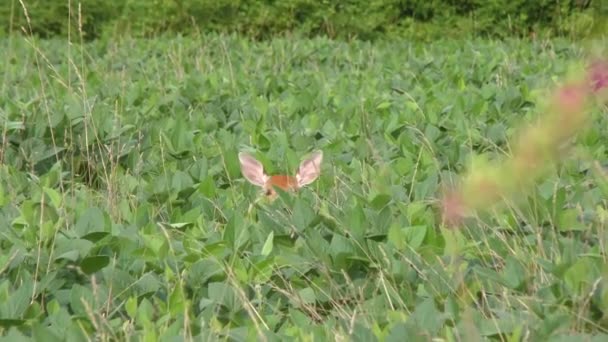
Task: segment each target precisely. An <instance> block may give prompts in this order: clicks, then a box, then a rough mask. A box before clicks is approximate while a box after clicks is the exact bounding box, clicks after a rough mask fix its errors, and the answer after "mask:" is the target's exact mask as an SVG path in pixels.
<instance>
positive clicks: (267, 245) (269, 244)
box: [260, 231, 274, 256]
mask: <svg viewBox="0 0 608 342" xmlns="http://www.w3.org/2000/svg"><path fill="white" fill-rule="evenodd" d="M273 241H274V232H273V231H271V232H270V234H268V237H267V238H266V242H264V246H262V252H261V253H260V254H261V255H263V256H268V255H269V254H270V253H271V252H272V248H273V246H274V245H273Z"/></svg>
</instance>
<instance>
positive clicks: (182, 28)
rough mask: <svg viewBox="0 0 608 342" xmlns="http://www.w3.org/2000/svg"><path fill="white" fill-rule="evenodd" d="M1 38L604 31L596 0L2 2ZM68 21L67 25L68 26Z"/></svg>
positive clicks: (606, 8)
mask: <svg viewBox="0 0 608 342" xmlns="http://www.w3.org/2000/svg"><path fill="white" fill-rule="evenodd" d="M2 3H3V4H2V5H0V27H1V31H2V32H4V33H5V34H6V33H8V32H14V31H21V30H22V27H27V25H26V16H24V12H23V5H25V7H26V8H27V11H28V12H29V17H30V20H31V22H30V25H31V30H32V33H34V34H35V35H38V36H41V37H51V36H56V35H64V36H65V35H67V34H68V32H70V28H71V32H72V33H74V32H82V33H83V36H84V38H85V39H94V38H99V37H101V36H103V35H109V36H114V35H115V34H116V33H117V32H121V33H124V32H128V33H129V34H130V35H133V36H150V35H156V34H159V33H166V32H174V33H175V32H179V33H184V34H187V33H192V32H196V31H204V32H208V31H218V32H239V33H241V34H246V35H248V36H251V37H254V38H256V39H264V38H269V37H272V36H274V35H277V34H283V33H286V32H298V33H299V34H302V35H304V36H312V35H317V34H325V35H327V36H329V37H331V38H349V37H358V38H361V39H374V38H378V37H386V36H391V35H401V36H409V37H415V38H421V39H436V38H438V37H446V36H447V37H463V36H467V35H477V36H488V37H506V36H527V35H530V34H532V33H536V34H538V33H543V34H549V35H568V36H574V37H577V36H581V35H587V34H589V33H590V31H593V30H599V29H604V28H605V27H606V24H605V23H604V22H605V21H608V20H603V19H605V18H608V15H607V13H608V3H606V1H603V0H567V1H563V0H562V1H560V0H536V1H528V0H350V1H340V0H324V1H317V0H285V1H273V0H266V1H264V0H253V1H251V0H250V1H244V0H183V1H182V0H130V1H116V0H109V1H108V0H82V1H76V0H73V1H69V0H21V1H20V0H4V1H3V2H2ZM68 18H70V20H68Z"/></svg>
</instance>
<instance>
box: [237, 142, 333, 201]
mask: <svg viewBox="0 0 608 342" xmlns="http://www.w3.org/2000/svg"><path fill="white" fill-rule="evenodd" d="M239 161H240V162H241V173H242V174H243V176H244V177H245V179H247V180H248V181H249V182H250V183H251V184H253V185H257V186H259V187H261V188H262V189H264V193H265V195H266V196H267V197H269V198H271V199H274V198H275V197H276V191H275V190H274V187H275V186H276V187H278V188H281V189H282V190H284V191H297V190H299V189H300V188H302V187H303V186H306V185H308V184H310V183H312V182H314V181H315V179H317V178H318V177H319V175H320V174H321V162H322V161H323V152H321V151H317V152H314V153H313V154H312V155H311V156H310V157H309V158H307V159H305V160H303V161H302V162H301V163H300V168H299V169H298V172H297V173H296V176H295V177H293V176H288V175H274V176H269V175H267V174H266V172H264V166H263V165H262V163H260V162H259V161H257V160H256V159H255V158H254V157H252V156H251V155H249V154H247V153H244V152H241V153H239Z"/></svg>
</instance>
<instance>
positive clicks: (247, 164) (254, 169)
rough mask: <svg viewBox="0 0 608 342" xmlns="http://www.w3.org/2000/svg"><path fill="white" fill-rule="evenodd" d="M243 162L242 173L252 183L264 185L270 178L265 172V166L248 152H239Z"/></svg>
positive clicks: (240, 159)
mask: <svg viewBox="0 0 608 342" xmlns="http://www.w3.org/2000/svg"><path fill="white" fill-rule="evenodd" d="M239 161H240V162H241V173H242V174H243V177H245V178H246V179H247V180H248V181H249V182H250V183H251V184H253V185H257V186H261V187H263V186H264V185H265V184H266V181H267V180H268V176H267V175H266V174H265V173H264V166H263V165H262V163H260V162H259V161H257V160H256V159H255V158H253V157H252V156H250V155H249V154H247V153H244V152H241V153H239Z"/></svg>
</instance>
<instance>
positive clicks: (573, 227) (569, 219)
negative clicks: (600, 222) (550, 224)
mask: <svg viewBox="0 0 608 342" xmlns="http://www.w3.org/2000/svg"><path fill="white" fill-rule="evenodd" d="M579 216H580V213H579V211H578V210H576V209H564V210H562V211H561V212H560V214H559V216H558V220H557V225H558V227H559V230H560V231H562V232H567V231H583V230H586V229H587V227H586V226H585V224H584V223H583V222H582V221H581V220H580V219H579Z"/></svg>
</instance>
